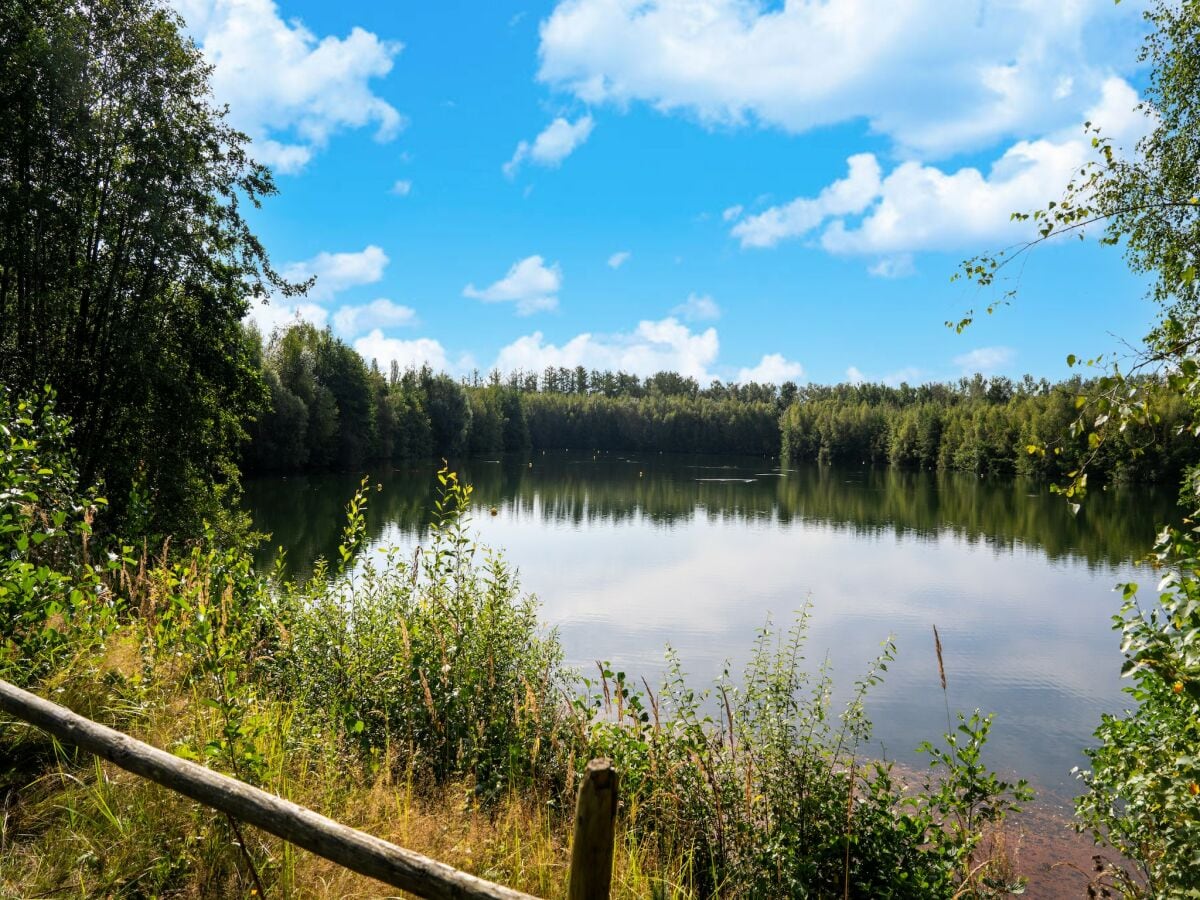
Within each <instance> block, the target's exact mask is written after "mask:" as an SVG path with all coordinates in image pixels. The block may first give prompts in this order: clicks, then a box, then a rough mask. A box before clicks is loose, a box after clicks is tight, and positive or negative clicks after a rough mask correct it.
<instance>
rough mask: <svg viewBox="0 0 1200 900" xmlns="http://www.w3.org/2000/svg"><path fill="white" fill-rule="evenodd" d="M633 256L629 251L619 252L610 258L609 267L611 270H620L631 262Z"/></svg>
mask: <svg viewBox="0 0 1200 900" xmlns="http://www.w3.org/2000/svg"><path fill="white" fill-rule="evenodd" d="M631 256H633V254H632V253H630V252H629V251H628V250H618V251H617V252H616V253H614V254H613V255H612V256H610V257H609V258H608V267H609V268H610V269H619V268H621V266H623V265H625V263H627V262H629V257H631Z"/></svg>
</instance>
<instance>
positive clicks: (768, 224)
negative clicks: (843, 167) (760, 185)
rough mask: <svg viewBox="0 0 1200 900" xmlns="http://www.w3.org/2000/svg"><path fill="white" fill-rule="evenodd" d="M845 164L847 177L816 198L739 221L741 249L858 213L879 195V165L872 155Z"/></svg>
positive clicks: (861, 155)
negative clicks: (847, 170)
mask: <svg viewBox="0 0 1200 900" xmlns="http://www.w3.org/2000/svg"><path fill="white" fill-rule="evenodd" d="M846 162H847V164H848V166H849V168H850V171H849V174H847V175H846V177H845V178H840V179H838V180H837V181H835V182H833V184H831V185H829V186H828V187H826V188H825V189H824V190H822V191H821V193H820V194H818V195H817V196H816V197H812V198H808V197H798V198H796V199H795V200H793V201H792V202H791V203H788V204H786V205H784V206H773V207H771V208H770V209H768V210H766V211H765V212H761V213H759V214H758V215H756V216H749V217H748V218H745V219H742V220H741V221H740V222H738V223H737V224H736V225H734V226H733V230H732V234H733V236H734V237H736V238H739V239H740V240H741V242H742V246H743V247H773V246H775V244H777V243H779V241H781V240H783V239H784V238H787V237H793V236H796V235H802V234H807V233H808V232H810V231H812V229H814V228H816V227H817V226H818V225H820V224H821V223H822V222H823V221H825V220H826V219H827V218H829V217H830V216H844V215H848V214H851V213H861V212H862V211H863V210H865V209H866V208H867V206H868V205H870V203H871V201H872V200H874V199H875V198H876V197H877V196H879V184H880V169H879V162H878V160H876V159H875V155H874V154H873V153H857V154H855V155H854V156H851V157H850V158H849V159H848V160H847V161H846Z"/></svg>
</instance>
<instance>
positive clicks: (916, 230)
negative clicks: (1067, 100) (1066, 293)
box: [731, 77, 1146, 274]
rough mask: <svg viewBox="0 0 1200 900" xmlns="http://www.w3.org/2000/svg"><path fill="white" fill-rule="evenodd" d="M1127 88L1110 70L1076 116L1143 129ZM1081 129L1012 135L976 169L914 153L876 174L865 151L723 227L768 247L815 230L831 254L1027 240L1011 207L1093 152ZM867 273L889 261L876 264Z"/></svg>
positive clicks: (1122, 136) (1124, 133)
mask: <svg viewBox="0 0 1200 900" xmlns="http://www.w3.org/2000/svg"><path fill="white" fill-rule="evenodd" d="M1137 102H1138V97H1137V93H1136V92H1135V91H1134V90H1133V88H1132V87H1130V86H1129V84H1128V83H1126V82H1125V81H1123V80H1121V79H1120V78H1116V77H1113V78H1110V79H1108V80H1107V81H1106V82H1105V83H1104V85H1103V88H1102V91H1101V98H1100V100H1099V102H1098V103H1097V104H1096V105H1095V106H1094V107H1092V108H1091V109H1089V110H1087V112H1086V118H1087V119H1088V120H1089V121H1091V122H1093V123H1095V124H1098V125H1100V126H1101V127H1102V128H1103V129H1104V133H1105V134H1107V135H1110V136H1112V137H1113V139H1114V141H1115V143H1116V144H1117V145H1118V146H1120V147H1124V148H1130V147H1132V146H1133V145H1134V143H1135V142H1136V140H1137V139H1138V137H1140V135H1141V134H1142V133H1144V129H1145V128H1146V120H1145V118H1144V117H1143V116H1142V115H1141V114H1140V113H1139V112H1137V111H1136V110H1135V109H1134V107H1135V106H1136V105H1137ZM1094 153H1095V151H1094V150H1093V149H1092V147H1091V142H1090V139H1089V137H1088V136H1087V135H1085V134H1084V133H1083V131H1082V129H1081V128H1075V129H1070V130H1068V131H1063V132H1060V133H1057V134H1055V135H1052V136H1050V137H1045V138H1041V139H1038V140H1032V141H1028V140H1027V141H1018V142H1017V143H1015V144H1013V145H1012V146H1011V147H1009V148H1008V149H1007V150H1006V151H1005V152H1004V154H1003V155H1002V156H1001V157H1000V158H999V159H998V160H996V162H994V163H993V164H992V166H991V167H990V169H989V170H988V171H987V173H986V174H985V173H984V172H982V171H981V170H979V169H977V168H974V167H964V168H961V169H957V170H955V171H953V172H947V171H944V170H942V169H940V168H938V167H936V166H930V165H925V164H923V163H920V162H916V161H908V162H904V163H901V164H900V165H899V166H897V167H896V168H895V169H893V170H892V171H891V172H890V173H889V174H888V175H886V176H885V177H882V178H881V177H880V168H879V163H878V161H877V160H876V158H875V156H874V155H873V154H869V153H863V154H858V155H856V156H852V157H850V159H849V160H848V164H849V169H850V172H849V174H848V175H847V177H845V178H843V179H839V180H838V181H835V182H833V183H832V184H831V185H829V186H828V187H826V188H825V189H824V190H823V191H821V192H820V194H818V195H817V196H816V197H815V198H805V197H801V198H798V199H796V200H793V201H792V202H790V203H788V204H786V205H784V206H777V207H772V208H770V209H768V210H765V211H764V212H762V213H760V214H758V215H756V216H750V217H747V218H744V219H742V220H740V221H739V222H738V223H737V224H736V225H734V227H733V229H732V231H731V233H732V234H733V236H735V237H737V238H739V239H740V241H741V243H742V246H743V247H770V246H774V245H775V244H777V243H779V242H780V241H782V240H785V239H789V238H803V237H807V236H817V233H818V231H819V232H820V233H819V243H820V245H821V246H822V247H823V248H824V249H825V250H827V251H830V252H832V253H846V254H868V255H884V256H890V257H895V258H902V257H903V255H904V254H911V253H913V252H914V251H919V250H949V249H963V248H971V247H978V246H980V245H995V244H997V243H999V242H1003V241H1010V240H1012V241H1015V240H1020V239H1023V238H1028V237H1029V235H1030V233H1031V228H1030V226H1029V224H1028V223H1020V222H1013V221H1012V219H1011V214H1012V213H1013V212H1014V211H1018V210H1029V209H1035V208H1039V207H1042V206H1044V205H1045V204H1046V202H1047V201H1049V200H1051V199H1056V198H1057V197H1058V196H1059V195H1060V194H1061V193H1062V189H1063V187H1064V186H1065V185H1066V183H1067V181H1069V180H1070V178H1071V176H1072V175H1073V174H1075V173H1077V172H1078V170H1079V167H1080V166H1082V165H1083V164H1084V163H1086V162H1087V161H1088V160H1089V159H1092V158H1093V157H1094ZM875 268H876V269H878V271H876V272H875V273H874V274H884V273H885V272H888V271H889V270H890V269H894V268H895V265H894V264H892V265H890V266H889V265H885V266H883V267H882V268H880V266H879V265H878V264H877V265H876V267H875Z"/></svg>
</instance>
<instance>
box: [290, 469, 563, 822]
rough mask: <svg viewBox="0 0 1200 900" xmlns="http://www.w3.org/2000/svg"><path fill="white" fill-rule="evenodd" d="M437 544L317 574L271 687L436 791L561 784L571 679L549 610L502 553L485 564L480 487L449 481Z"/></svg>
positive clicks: (353, 533) (303, 594)
mask: <svg viewBox="0 0 1200 900" xmlns="http://www.w3.org/2000/svg"><path fill="white" fill-rule="evenodd" d="M438 481H439V484H440V485H441V488H442V496H441V497H440V498H439V499H438V501H437V504H436V509H435V515H436V523H435V526H434V528H433V531H432V535H431V541H430V544H429V546H428V547H426V548H424V551H423V552H421V553H420V554H419V555H418V556H417V557H416V558H414V559H413V560H412V561H411V562H409V561H406V560H403V559H401V558H400V557H399V555H398V551H396V550H391V551H387V552H386V553H385V554H384V555H383V559H382V560H381V562H382V565H380V564H379V563H380V561H377V560H376V559H374V558H371V557H368V558H364V559H362V560H361V561H359V562H358V563H357V564H355V565H354V566H353V567H352V568H350V569H347V570H346V571H336V572H332V573H331V572H330V571H329V570H328V569H327V568H324V567H318V570H317V572H316V573H315V574H314V576H313V578H312V579H311V580H310V581H309V582H308V584H307V585H306V586H305V588H303V589H302V590H300V589H295V590H293V589H285V590H284V594H283V596H284V597H285V609H286V610H287V612H286V621H287V622H288V623H289V624H288V637H287V640H286V642H285V643H284V644H283V645H282V646H281V647H280V650H279V653H278V654H277V655H276V657H275V659H274V660H273V661H272V664H271V667H270V673H271V675H270V677H271V680H272V683H274V684H275V685H276V686H277V689H278V690H279V691H286V692H287V693H288V694H289V695H290V696H292V697H294V698H295V699H296V701H297V703H298V704H299V706H300V708H301V709H303V710H308V711H310V713H311V714H312V715H314V716H316V717H317V719H316V721H317V722H318V723H320V722H321V721H322V720H328V722H327V724H329V725H332V726H333V727H334V728H335V730H338V731H340V732H341V733H342V734H343V735H344V737H345V739H346V740H348V741H350V742H351V743H353V744H355V745H357V746H359V747H360V748H361V749H362V750H363V751H364V752H365V753H368V754H369V753H370V752H372V751H375V752H378V751H380V750H382V749H383V748H385V747H388V746H391V747H394V748H399V749H403V751H404V753H405V755H406V756H407V757H409V758H410V759H411V760H413V763H412V765H413V766H414V768H415V769H416V771H417V772H418V773H419V774H422V775H426V776H429V777H431V778H432V779H433V780H434V781H436V782H438V783H444V782H446V781H449V780H451V779H456V780H457V779H462V778H464V777H466V778H468V779H469V780H470V781H471V782H472V783H473V784H474V787H475V791H476V792H477V793H478V794H479V795H480V796H481V797H483V798H490V799H495V798H497V797H499V796H501V795H503V794H504V793H505V792H507V791H509V790H512V789H513V788H515V787H517V786H528V785H530V784H535V783H536V784H539V785H541V786H543V787H544V786H545V785H546V783H547V781H550V782H554V783H558V784H561V781H562V776H563V772H564V771H565V766H564V761H565V759H566V758H567V756H568V745H569V740H568V737H569V736H568V735H567V734H566V733H565V732H564V731H563V727H564V723H563V722H562V720H561V710H560V706H561V698H562V696H563V694H564V692H565V691H568V690H569V689H570V682H571V679H570V678H569V677H568V675H567V673H566V671H565V669H564V668H563V664H562V651H561V648H560V647H559V645H558V642H557V640H556V638H555V636H554V634H553V633H544V632H543V631H542V629H541V627H540V625H539V623H538V618H537V605H536V603H535V602H534V600H533V599H532V598H531V597H528V596H522V595H521V594H520V592H519V588H518V585H517V581H516V578H515V575H514V573H513V571H512V570H511V569H510V568H509V567H508V565H507V564H506V563H505V562H504V561H503V559H502V558H500V557H499V556H498V555H496V554H492V553H488V554H486V555H485V556H484V558H483V559H482V560H477V558H476V555H477V552H478V548H477V547H476V546H475V544H474V542H473V541H472V539H471V537H470V535H469V533H468V527H469V518H468V514H467V513H468V508H469V501H470V493H471V490H470V487H469V486H464V485H461V484H459V482H458V479H457V477H456V476H455V475H454V473H452V472H450V471H449V470H448V469H445V468H443V469H442V471H441V472H439V473H438ZM365 491H366V482H365V481H364V485H363V487H362V488H360V490H359V493H358V494H357V495H356V497H355V499H354V501H353V502H352V504H351V530H350V532H348V534H347V539H346V540H345V541H344V542H343V560H342V563H343V565H348V564H349V563H350V561H351V549H352V548H353V545H354V543H356V542H357V540H358V536H359V535H360V534H361V528H362V524H361V522H362V519H361V516H362V514H363V509H364V507H365V502H366V499H367V496H368V495H367V494H366V492H365Z"/></svg>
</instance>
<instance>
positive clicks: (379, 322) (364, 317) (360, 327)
mask: <svg viewBox="0 0 1200 900" xmlns="http://www.w3.org/2000/svg"><path fill="white" fill-rule="evenodd" d="M416 322H417V311H416V310H415V309H413V308H412V307H411V306H402V305H401V304H399V303H393V302H392V301H391V300H388V299H387V298H386V297H380V298H378V299H377V300H372V301H371V302H370V303H364V304H362V305H360V306H343V307H342V308H341V309H339V310H337V312H335V313H334V314H333V327H334V328H336V329H337V330H338V331H339V332H341V333H342V334H344V335H348V336H353V335H356V334H362V333H363V332H364V331H371V330H373V329H376V328H396V327H401V326H405V325H415V324H416Z"/></svg>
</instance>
